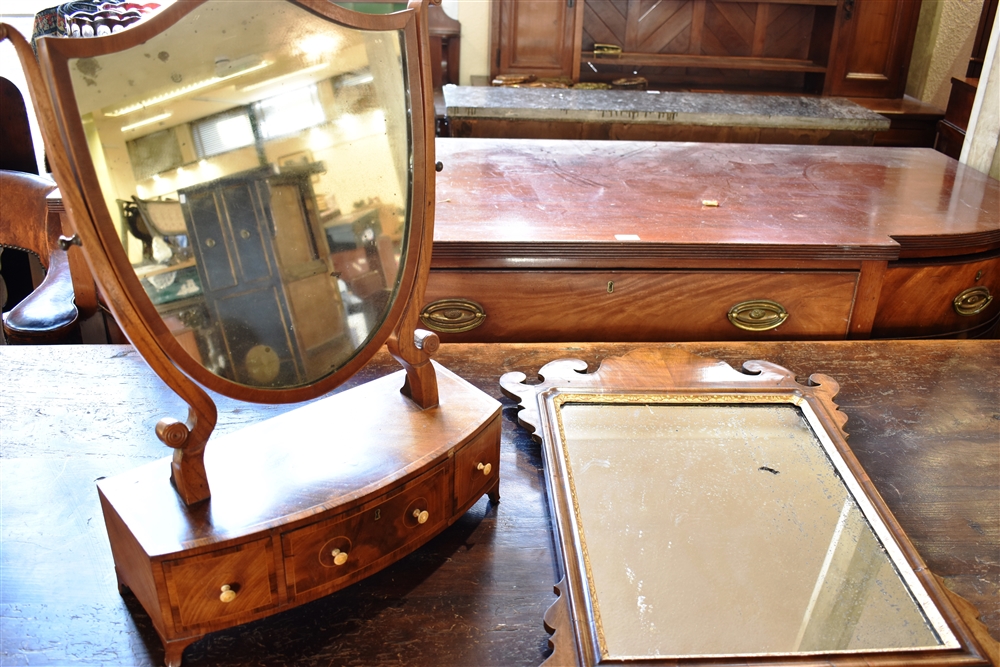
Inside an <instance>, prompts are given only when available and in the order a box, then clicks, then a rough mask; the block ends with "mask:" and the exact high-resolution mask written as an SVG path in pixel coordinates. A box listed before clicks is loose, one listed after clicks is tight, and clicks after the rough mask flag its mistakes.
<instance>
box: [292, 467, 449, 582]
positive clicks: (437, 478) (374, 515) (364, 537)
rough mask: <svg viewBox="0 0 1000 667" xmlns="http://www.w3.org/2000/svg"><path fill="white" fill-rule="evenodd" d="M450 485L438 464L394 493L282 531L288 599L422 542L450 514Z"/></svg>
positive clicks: (348, 578) (350, 578)
mask: <svg viewBox="0 0 1000 667" xmlns="http://www.w3.org/2000/svg"><path fill="white" fill-rule="evenodd" d="M449 486H450V484H449V480H448V468H447V465H445V464H443V465H439V466H437V467H436V468H435V469H434V470H433V471H431V472H429V473H427V474H425V475H424V476H422V477H420V478H419V479H417V480H415V481H414V482H412V483H410V484H408V485H407V486H406V487H405V488H404V489H403V490H402V491H400V492H399V493H396V494H395V495H392V496H389V497H388V498H385V499H383V500H379V501H376V502H374V503H370V504H368V505H366V506H365V507H363V508H361V509H360V510H358V511H354V512H349V513H348V514H347V515H341V516H338V517H334V518H331V519H328V520H326V521H320V522H318V523H315V524H312V525H308V526H305V527H303V528H299V529H297V530H293V531H290V532H288V533H285V534H284V535H282V536H281V547H282V554H283V556H284V562H285V578H286V582H287V586H288V597H289V599H297V598H300V597H301V596H303V595H307V596H308V597H309V598H312V597H319V596H320V595H325V594H327V593H329V592H331V591H333V590H336V589H339V588H343V587H344V586H347V585H348V584H350V583H353V582H354V581H357V580H358V579H361V578H362V577H364V576H367V575H368V574H371V573H372V572H375V571H376V570H379V569H381V568H382V567H384V566H385V565H388V564H389V563H390V562H394V561H395V560H398V555H399V554H398V553H396V552H398V551H399V550H401V549H405V550H408V551H412V550H413V549H415V548H417V547H418V546H419V545H420V544H423V543H424V542H425V541H426V540H427V539H429V538H430V537H431V536H432V535H434V534H435V533H436V532H437V530H436V529H437V528H438V527H439V526H440V524H441V523H442V522H447V521H448V520H449V519H450V518H451V507H450V501H451V494H450V493H449V489H448V487H449ZM393 554H395V555H394V556H393V557H391V558H390V555H393Z"/></svg>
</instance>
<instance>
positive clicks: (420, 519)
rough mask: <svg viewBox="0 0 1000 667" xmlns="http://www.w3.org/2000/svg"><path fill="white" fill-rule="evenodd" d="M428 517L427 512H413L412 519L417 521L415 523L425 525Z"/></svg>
mask: <svg viewBox="0 0 1000 667" xmlns="http://www.w3.org/2000/svg"><path fill="white" fill-rule="evenodd" d="M429 516H430V514H428V513H427V510H413V518H414V519H416V520H417V523H427V518H428V517H429Z"/></svg>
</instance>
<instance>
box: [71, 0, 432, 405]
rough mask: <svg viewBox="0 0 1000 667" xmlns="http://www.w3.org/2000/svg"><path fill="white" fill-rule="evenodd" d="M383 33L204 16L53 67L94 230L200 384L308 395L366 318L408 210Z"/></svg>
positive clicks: (406, 155)
mask: <svg viewBox="0 0 1000 667" xmlns="http://www.w3.org/2000/svg"><path fill="white" fill-rule="evenodd" d="M401 33H402V31H401V30H374V31H373V30H359V29H355V28H352V27H348V26H346V25H338V24H337V23H334V22H331V21H330V20H329V19H327V18H325V17H321V16H318V15H316V14H314V13H313V12H311V11H309V10H308V9H307V8H305V7H301V6H297V5H295V4H292V3H286V2H226V1H216V0H213V1H210V2H206V3H204V4H202V5H200V6H198V7H196V8H195V9H193V10H192V11H190V12H189V13H187V14H185V15H184V16H182V17H180V18H179V19H178V20H177V21H176V23H174V24H173V25H172V26H170V27H169V28H168V29H166V30H164V31H163V32H161V33H159V34H156V35H154V36H152V37H151V38H150V39H148V40H147V41H144V42H142V43H139V44H135V45H130V46H128V47H127V48H122V49H120V50H117V49H116V50H114V51H113V52H110V53H106V54H102V55H96V56H93V55H88V56H87V57H72V58H70V59H69V61H68V70H69V78H70V81H71V83H72V93H73V96H74V98H75V104H76V106H77V111H78V113H79V115H80V117H81V119H82V121H83V127H84V130H85V133H86V142H87V146H88V148H89V153H90V158H91V161H92V165H93V170H94V173H95V175H96V178H97V181H98V182H99V184H100V189H101V192H102V194H103V200H104V205H105V207H106V212H103V211H102V212H100V213H98V212H94V215H95V216H98V215H100V214H103V213H106V215H107V216H108V218H109V219H110V220H111V221H112V223H113V224H114V225H115V226H116V227H117V229H118V231H119V236H120V239H121V244H122V246H123V249H124V251H125V252H126V254H127V257H128V261H129V263H130V264H131V265H132V266H133V268H134V270H135V274H136V276H137V277H138V279H139V281H140V283H141V285H142V287H143V289H144V291H145V292H146V294H147V295H148V297H149V299H150V301H151V302H152V304H153V306H154V307H155V309H156V311H157V312H158V314H159V316H160V317H161V318H162V319H163V321H164V323H165V324H166V326H167V327H168V328H169V330H170V331H171V332H172V334H173V336H174V337H175V338H176V340H177V341H178V343H180V345H181V346H182V347H183V349H184V350H186V351H187V353H188V354H189V355H190V356H191V357H192V358H193V359H194V360H195V361H196V362H197V363H198V364H200V365H201V366H203V367H204V368H205V369H207V370H208V371H209V372H211V373H212V374H214V375H217V376H219V377H221V378H225V379H228V380H231V381H232V382H235V383H237V384H241V385H246V386H251V387H266V388H281V387H295V386H301V385H306V384H310V383H312V382H315V381H316V380H319V379H321V378H323V377H326V376H327V375H329V374H331V373H332V372H334V371H336V370H337V369H338V368H340V367H342V366H343V365H344V364H345V363H346V362H347V361H348V360H350V359H351V358H352V357H353V356H354V355H355V353H356V352H357V351H358V350H359V349H361V348H362V347H363V346H364V345H365V344H366V343H367V342H368V341H369V340H370V339H371V338H372V337H373V335H374V334H375V332H376V331H378V329H379V328H380V326H381V324H382V323H383V321H384V320H385V318H386V315H387V313H388V311H389V308H390V306H391V302H392V300H393V298H394V296H395V294H396V293H397V291H398V286H399V276H400V263H401V262H402V261H403V260H404V258H405V254H406V253H405V247H404V246H405V242H406V238H407V221H408V220H409V216H410V207H411V188H410V185H411V180H412V169H413V153H412V146H411V136H410V135H411V127H410V122H411V119H410V108H411V104H412V103H411V100H410V87H409V82H408V80H407V71H406V68H405V67H404V66H403V65H404V63H403V49H402V39H403V38H402V34H401ZM113 37H120V38H121V39H122V41H123V42H124V43H127V41H128V40H127V38H128V31H126V33H123V34H122V35H116V36H113ZM132 41H134V40H132Z"/></svg>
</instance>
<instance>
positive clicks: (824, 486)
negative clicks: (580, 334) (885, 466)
mask: <svg viewBox="0 0 1000 667" xmlns="http://www.w3.org/2000/svg"><path fill="white" fill-rule="evenodd" d="M586 371H587V365H586V363H584V362H582V361H579V360H574V359H563V360H559V361H553V362H551V363H548V364H546V365H545V366H544V367H543V368H542V369H541V370H540V371H539V375H540V380H539V381H538V382H537V383H534V384H529V383H527V382H526V377H525V375H524V374H523V373H508V374H506V375H504V376H503V377H502V378H501V380H500V383H501V386H502V388H503V390H504V392H505V393H507V394H508V395H510V396H512V397H514V398H515V399H517V400H519V402H520V407H521V411H520V413H519V419H520V422H521V424H522V425H523V426H525V427H526V428H527V429H529V430H531V431H532V432H533V433H534V437H535V438H536V439H537V440H539V441H540V442H541V443H542V454H543V458H544V461H545V478H546V487H547V492H548V495H549V507H550V509H551V513H552V518H553V524H554V526H555V530H556V540H555V542H556V547H557V552H558V560H559V564H560V566H561V569H562V574H563V576H562V580H561V581H560V582H559V583H558V584H557V585H556V588H555V591H556V593H557V595H558V598H557V599H556V601H555V602H554V603H553V605H552V607H551V608H550V609H549V610H548V612H547V613H546V615H545V619H544V620H545V627H546V629H547V630H548V631H549V632H550V634H551V635H552V637H551V639H550V645H551V647H552V649H553V651H552V653H551V655H550V657H549V658H548V659H547V660H546V661H545V662H544V665H545V667H570V666H572V667H583V666H586V667H590V666H592V665H622V664H628V665H674V666H676V665H692V666H694V665H699V666H702V665H742V666H749V665H778V664H781V665H816V666H818V665H824V666H830V665H852V666H853V665H862V664H863V665H869V666H876V665H886V666H889V665H892V666H902V665H907V666H910V665H912V666H917V665H991V664H992V665H995V664H997V660H998V645H997V642H996V641H995V640H994V639H993V638H991V637H990V636H989V635H988V633H987V631H986V629H985V627H984V626H983V625H982V623H980V622H979V621H978V619H977V612H976V611H975V609H974V608H973V607H972V605H970V604H969V603H968V602H966V601H965V600H963V599H961V598H959V597H958V596H956V595H954V594H953V593H951V592H950V591H948V589H947V588H946V587H945V586H944V585H943V582H942V581H941V580H940V579H938V578H937V577H935V576H934V575H933V574H931V573H930V572H929V571H928V570H927V568H926V566H925V565H924V563H923V561H922V560H921V558H920V556H919V555H918V554H917V553H916V551H915V550H914V548H913V546H912V544H911V543H910V542H909V540H908V539H907V537H906V535H905V534H904V533H903V531H902V529H901V528H900V526H899V524H898V523H897V522H896V521H895V519H894V518H893V516H892V515H891V513H890V512H889V510H888V508H887V506H886V505H885V503H884V502H883V500H882V498H881V497H880V496H879V494H878V492H877V490H876V489H875V488H874V486H873V484H872V482H871V480H870V479H869V478H868V477H867V476H866V475H865V472H864V470H862V469H861V467H860V465H859V463H858V461H857V459H856V458H855V457H854V455H853V453H852V452H851V449H850V448H849V447H848V446H847V442H846V438H847V434H846V432H845V431H844V426H845V423H846V422H847V415H845V414H843V413H842V412H840V410H839V409H838V407H837V405H836V404H835V403H834V397H835V396H836V394H837V392H838V390H839V386H838V384H837V382H836V381H834V380H833V378H830V377H828V376H825V375H820V374H816V375H813V376H811V377H810V378H809V380H808V381H807V382H805V383H800V382H799V381H797V380H796V378H795V377H794V375H793V374H792V373H791V372H789V371H788V370H787V369H785V368H782V367H780V366H777V365H775V364H771V363H768V362H764V361H748V362H746V363H745V364H744V365H743V372H738V371H736V370H734V369H733V368H732V367H730V366H729V365H727V364H726V363H724V362H722V361H717V360H712V359H705V358H702V357H698V356H695V355H691V354H688V353H687V352H684V351H680V350H676V349H672V348H659V349H657V348H644V349H640V350H637V351H635V352H632V353H630V354H628V355H626V356H623V357H619V358H611V359H606V360H605V361H604V362H603V363H602V364H601V366H600V368H599V369H598V370H596V371H594V372H592V373H587V372H586Z"/></svg>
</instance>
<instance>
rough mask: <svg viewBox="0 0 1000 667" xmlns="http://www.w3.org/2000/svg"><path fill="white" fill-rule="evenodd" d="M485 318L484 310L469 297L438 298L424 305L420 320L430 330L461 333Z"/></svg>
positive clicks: (469, 329)
mask: <svg viewBox="0 0 1000 667" xmlns="http://www.w3.org/2000/svg"><path fill="white" fill-rule="evenodd" d="M485 319H486V311H485V310H484V309H483V307H482V306H480V305H479V304H478V303H476V302H475V301H470V300H469V299H439V300H438V301H434V302H432V303H429V304H427V305H426V306H424V309H423V311H422V312H421V313H420V321H421V322H423V323H424V326H426V327H427V328H428V329H430V330H431V331H438V332H440V333H462V332H463V331H472V330H473V329H475V328H476V327H478V326H479V325H481V324H482V323H483V321H484V320H485Z"/></svg>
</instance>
